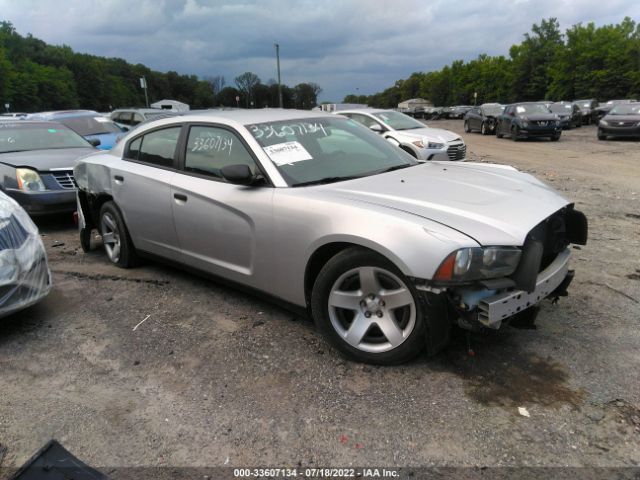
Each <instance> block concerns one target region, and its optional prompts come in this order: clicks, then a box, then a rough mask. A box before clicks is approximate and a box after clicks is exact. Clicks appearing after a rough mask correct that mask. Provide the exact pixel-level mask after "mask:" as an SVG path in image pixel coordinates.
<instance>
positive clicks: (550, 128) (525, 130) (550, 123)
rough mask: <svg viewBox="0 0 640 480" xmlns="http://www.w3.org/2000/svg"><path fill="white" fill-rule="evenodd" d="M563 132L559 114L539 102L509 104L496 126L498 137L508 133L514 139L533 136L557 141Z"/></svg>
mask: <svg viewBox="0 0 640 480" xmlns="http://www.w3.org/2000/svg"><path fill="white" fill-rule="evenodd" d="M561 134H562V127H561V126H560V119H559V118H558V116H557V115H556V114H555V113H551V111H550V110H549V109H548V108H547V107H546V106H545V105H544V104H542V103H538V102H523V103H514V104H513V105H507V106H506V108H505V109H504V112H503V113H502V115H500V116H499V117H498V124H497V126H496V136H497V137H498V138H502V137H503V136H505V135H508V136H509V137H511V139H512V140H514V141H516V140H519V139H521V138H532V137H548V138H550V139H551V140H553V141H557V140H559V139H560V135H561Z"/></svg>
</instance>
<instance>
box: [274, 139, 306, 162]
mask: <svg viewBox="0 0 640 480" xmlns="http://www.w3.org/2000/svg"><path fill="white" fill-rule="evenodd" d="M264 151H265V152H267V155H269V158H270V159H271V161H272V162H273V163H275V164H276V165H278V166H281V165H291V164H293V163H296V162H303V161H305V160H311V159H312V157H311V155H309V152H307V150H306V149H305V148H304V147H303V146H302V145H301V144H300V143H299V142H286V143H278V144H276V145H270V146H268V147H264Z"/></svg>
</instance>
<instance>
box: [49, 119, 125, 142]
mask: <svg viewBox="0 0 640 480" xmlns="http://www.w3.org/2000/svg"><path fill="white" fill-rule="evenodd" d="M56 121H57V122H60V123H63V124H65V125H66V126H67V127H69V128H70V129H71V130H73V131H74V132H76V133H77V134H79V135H82V136H83V137H86V136H87V135H101V134H106V133H122V130H121V129H120V127H118V126H117V125H116V124H115V123H113V122H112V121H111V120H109V119H108V118H107V117H100V116H95V117H90V116H82V117H71V118H59V119H56Z"/></svg>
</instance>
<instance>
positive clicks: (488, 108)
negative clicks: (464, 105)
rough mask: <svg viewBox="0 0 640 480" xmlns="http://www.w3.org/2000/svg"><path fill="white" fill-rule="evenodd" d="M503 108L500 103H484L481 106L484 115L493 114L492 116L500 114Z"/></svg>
mask: <svg viewBox="0 0 640 480" xmlns="http://www.w3.org/2000/svg"><path fill="white" fill-rule="evenodd" d="M502 110H504V107H503V106H502V105H485V106H483V107H482V112H483V113H484V114H485V115H493V116H494V117H495V116H497V115H500V114H501V113H502Z"/></svg>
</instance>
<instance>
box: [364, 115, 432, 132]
mask: <svg viewBox="0 0 640 480" xmlns="http://www.w3.org/2000/svg"><path fill="white" fill-rule="evenodd" d="M373 116H374V117H376V118H377V119H379V120H380V121H381V122H382V123H384V124H385V125H386V126H387V127H389V128H391V129H392V130H413V129H416V128H424V127H425V125H424V124H422V123H420V122H419V121H417V120H414V119H413V118H411V117H410V116H409V115H405V114H404V113H400V112H394V111H393V110H389V111H387V112H378V113H374V114H373Z"/></svg>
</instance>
